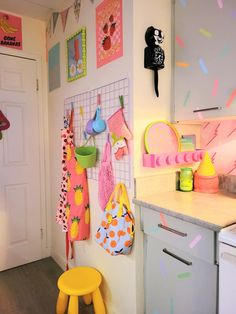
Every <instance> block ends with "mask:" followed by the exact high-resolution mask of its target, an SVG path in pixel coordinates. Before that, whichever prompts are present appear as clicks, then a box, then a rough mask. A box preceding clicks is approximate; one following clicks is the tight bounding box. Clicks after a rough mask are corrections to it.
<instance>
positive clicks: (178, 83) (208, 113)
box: [174, 0, 236, 121]
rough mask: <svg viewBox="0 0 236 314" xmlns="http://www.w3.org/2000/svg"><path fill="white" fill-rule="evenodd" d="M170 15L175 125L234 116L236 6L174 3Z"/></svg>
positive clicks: (229, 1) (229, 0)
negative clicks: (179, 121)
mask: <svg viewBox="0 0 236 314" xmlns="http://www.w3.org/2000/svg"><path fill="white" fill-rule="evenodd" d="M205 2H207V3H205ZM220 6H222V7H220ZM174 9H175V79H174V85H175V88H174V89H175V93H174V102H175V117H174V118H175V120H177V121H178V120H192V119H202V118H204V119H208V118H212V117H213V118H219V117H223V116H232V115H236V106H235V104H236V80H235V73H234V70H233V69H235V68H236V61H235V49H236V41H235V40H233V38H235V31H234V30H235V25H236V23H235V0H227V1H224V3H223V1H203V0H201V1H196V0H188V1H175V8H174ZM198 110H201V111H198Z"/></svg>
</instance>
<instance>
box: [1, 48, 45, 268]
mask: <svg viewBox="0 0 236 314" xmlns="http://www.w3.org/2000/svg"><path fill="white" fill-rule="evenodd" d="M0 110H2V112H3V113H4V115H6V117H7V118H8V120H9V121H10V124H11V125H10V128H9V129H8V130H6V131H3V132H2V134H3V139H2V140H0V271H2V270H5V269H8V268H12V267H16V266H19V265H22V264H25V263H29V262H32V261H35V260H38V259H40V258H41V257H42V253H41V232H40V228H41V221H40V149H39V121H38V102H37V91H36V61H35V60H30V59H24V58H19V57H14V56H9V55H4V54H0Z"/></svg>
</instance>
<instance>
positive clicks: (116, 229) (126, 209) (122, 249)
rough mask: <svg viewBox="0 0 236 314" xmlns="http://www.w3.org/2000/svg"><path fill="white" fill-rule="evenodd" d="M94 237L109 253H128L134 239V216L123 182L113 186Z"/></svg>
mask: <svg viewBox="0 0 236 314" xmlns="http://www.w3.org/2000/svg"><path fill="white" fill-rule="evenodd" d="M95 239H96V242H97V243H98V244H99V245H100V246H101V247H103V248H104V249H105V250H106V251H107V252H108V253H109V254H111V255H119V254H124V255H127V254H129V253H130V251H131V248H132V245H133V241H134V217H133V214H132V212H131V210H130V204H129V198H128V195H127V190H126V187H125V185H124V184H123V183H118V184H117V185H116V186H115V189H114V191H113V192H112V194H111V196H110V199H109V201H108V203H107V205H106V208H105V211H104V212H103V215H102V221H101V225H100V227H99V228H98V230H97V233H96V237H95Z"/></svg>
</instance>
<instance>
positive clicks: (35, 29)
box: [0, 12, 51, 257]
mask: <svg viewBox="0 0 236 314" xmlns="http://www.w3.org/2000/svg"><path fill="white" fill-rule="evenodd" d="M8 13H9V14H12V15H17V14H15V13H11V12H8ZM18 16H20V15H18ZM20 17H21V18H22V36H23V49H22V50H16V49H11V48H5V47H0V52H2V53H6V54H10V55H14V56H22V57H26V58H33V59H36V62H37V71H38V78H39V92H38V104H39V123H40V136H41V138H40V151H41V154H42V155H41V157H42V158H41V173H42V180H41V189H42V198H41V202H42V204H41V207H42V212H41V217H42V227H43V228H44V238H43V257H46V256H49V255H50V250H51V248H50V246H51V244H50V238H51V228H50V220H51V217H50V211H49V201H50V184H49V176H48V173H49V170H48V169H49V168H48V167H49V164H48V120H47V117H48V112H47V109H48V107H47V105H48V96H47V64H46V52H45V47H46V36H45V29H46V25H45V22H43V21H40V20H36V19H32V18H29V17H26V16H20Z"/></svg>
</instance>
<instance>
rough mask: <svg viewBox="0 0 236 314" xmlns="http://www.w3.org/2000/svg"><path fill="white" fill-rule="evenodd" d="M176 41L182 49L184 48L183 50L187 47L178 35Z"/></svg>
mask: <svg viewBox="0 0 236 314" xmlns="http://www.w3.org/2000/svg"><path fill="white" fill-rule="evenodd" d="M175 40H176V42H177V44H178V45H179V46H180V47H182V48H184V47H185V44H184V41H183V39H182V38H180V37H179V36H178V35H176V36H175Z"/></svg>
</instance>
